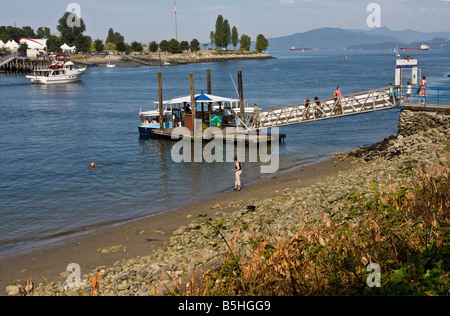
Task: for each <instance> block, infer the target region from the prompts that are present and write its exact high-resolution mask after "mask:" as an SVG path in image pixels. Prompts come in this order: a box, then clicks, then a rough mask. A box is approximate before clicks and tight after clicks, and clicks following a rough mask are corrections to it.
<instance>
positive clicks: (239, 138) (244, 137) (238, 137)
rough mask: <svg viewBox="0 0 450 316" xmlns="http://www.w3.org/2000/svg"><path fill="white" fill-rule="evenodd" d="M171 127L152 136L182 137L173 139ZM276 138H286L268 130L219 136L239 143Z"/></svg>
mask: <svg viewBox="0 0 450 316" xmlns="http://www.w3.org/2000/svg"><path fill="white" fill-rule="evenodd" d="M173 130H174V129H173V128H167V129H162V130H154V131H153V135H152V137H156V138H162V139H172V140H180V139H182V138H183V136H181V135H180V136H178V137H176V138H175V139H174V138H172V135H173ZM142 137H146V136H142ZM189 138H190V139H191V140H192V141H194V140H195V137H194V136H193V135H192V133H191V135H190V136H189ZM276 138H278V139H279V142H280V143H284V141H285V139H286V134H282V133H280V134H278V135H276V136H275V135H271V134H270V133H269V132H268V133H267V134H263V133H258V132H251V133H248V132H242V133H236V134H227V133H225V134H224V135H223V137H221V140H222V141H223V142H224V143H225V142H235V143H240V142H245V143H246V144H250V143H253V144H254V143H260V142H264V143H268V142H272V141H273V140H275V139H276ZM214 139H215V137H214V135H213V137H205V136H202V141H205V142H206V141H211V140H214Z"/></svg>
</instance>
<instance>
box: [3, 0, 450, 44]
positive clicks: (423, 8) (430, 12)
mask: <svg viewBox="0 0 450 316" xmlns="http://www.w3.org/2000/svg"><path fill="white" fill-rule="evenodd" d="M2 2H3V3H2V5H1V9H0V25H14V23H15V24H16V25H17V26H18V27H22V26H31V27H32V28H33V29H34V30H36V29H37V28H38V27H42V26H46V27H50V28H51V30H52V32H55V31H56V24H57V21H58V19H59V18H60V17H61V16H62V15H63V14H64V12H66V10H67V7H68V5H69V4H70V3H72V2H71V1H67V2H66V1H61V0H58V1H57V0H38V1H33V0H19V1H6V0H2ZM74 3H77V4H78V5H79V7H80V9H81V17H82V18H83V20H84V21H85V23H86V25H87V30H86V33H85V34H86V35H90V36H91V37H92V39H94V40H95V39H97V38H100V39H102V40H105V39H106V36H107V32H108V29H109V28H113V29H114V31H116V32H120V33H121V34H122V35H124V36H125V40H126V41H127V42H129V43H131V42H132V41H135V40H137V41H139V42H144V43H148V42H150V41H153V40H155V41H157V42H160V41H161V40H163V39H167V40H169V39H171V38H172V37H175V17H174V16H175V14H174V11H175V10H174V0H130V1H124V0H120V1H119V0H108V1H106V0H78V1H74ZM370 3H377V4H379V5H380V8H381V26H386V27H389V28H390V29H392V30H405V29H414V30H417V31H422V32H434V31H450V18H449V17H450V0H421V1H418V0H381V1H364V0H342V1H337V0H177V1H176V6H177V12H178V14H177V24H178V40H180V41H181V40H187V41H190V40H192V39H193V38H197V39H198V40H199V41H200V42H209V34H210V32H211V31H213V30H214V27H215V21H216V19H217V16H218V15H219V14H221V15H223V17H224V18H225V19H228V20H229V22H230V25H231V26H236V27H237V29H238V32H239V34H241V35H242V34H247V35H249V36H250V37H251V38H252V39H253V40H255V39H256V36H257V35H258V34H264V35H265V36H266V37H267V38H271V37H279V36H285V35H291V34H294V33H299V32H305V31H309V30H311V29H316V28H322V27H339V28H346V29H369V27H368V26H367V18H368V16H369V15H370V14H371V12H367V6H368V5H369V4H370Z"/></svg>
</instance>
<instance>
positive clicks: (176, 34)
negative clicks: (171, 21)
mask: <svg viewBox="0 0 450 316" xmlns="http://www.w3.org/2000/svg"><path fill="white" fill-rule="evenodd" d="M173 4H174V6H175V36H176V40H177V41H178V25H177V1H176V0H174V1H173Z"/></svg>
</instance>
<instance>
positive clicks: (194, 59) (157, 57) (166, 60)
mask: <svg viewBox="0 0 450 316" xmlns="http://www.w3.org/2000/svg"><path fill="white" fill-rule="evenodd" d="M268 59H275V57H272V56H270V55H269V54H266V53H241V54H239V53H211V52H208V53H201V52H200V53H198V54H152V55H149V56H145V55H111V56H109V57H108V58H106V57H89V58H87V57H83V58H74V59H73V62H74V63H76V64H80V65H85V66H86V65H87V66H91V67H93V66H95V67H104V66H106V64H108V63H109V62H111V64H115V65H116V67H139V66H176V65H185V64H198V63H216V62H228V61H239V60H268Z"/></svg>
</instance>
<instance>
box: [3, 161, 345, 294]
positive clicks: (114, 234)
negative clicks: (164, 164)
mask: <svg viewBox="0 0 450 316" xmlns="http://www.w3.org/2000/svg"><path fill="white" fill-rule="evenodd" d="M348 168H351V164H350V163H348V162H340V161H338V160H333V159H330V160H327V161H323V162H320V163H317V164H314V165H309V166H305V167H301V168H299V169H298V170H293V171H290V172H285V173H283V174H274V175H270V176H263V177H261V179H260V181H259V182H258V183H254V184H251V185H246V184H245V175H244V177H243V179H244V183H243V185H244V187H243V190H242V191H241V192H234V191H233V190H232V189H231V188H232V185H233V183H232V182H233V178H232V177H233V175H232V174H230V179H231V180H230V191H229V192H224V193H220V194H218V195H216V196H214V197H212V198H209V197H207V196H205V200H204V201H201V202H198V203H195V204H192V205H188V206H185V207H182V208H179V209H176V210H172V211H170V212H168V213H166V214H161V215H156V216H152V217H148V218H142V219H137V220H136V221H134V222H129V223H125V224H121V225H118V226H116V227H113V228H103V229H97V230H93V231H90V232H88V233H86V234H84V235H82V236H78V237H69V238H67V239H66V240H65V241H63V242H61V243H59V244H58V245H57V246H48V247H44V248H42V249H35V250H33V252H32V253H29V254H24V255H20V256H18V257H13V258H9V259H4V260H1V261H0V264H1V268H0V295H5V294H6V292H5V288H6V286H9V285H11V284H12V282H15V283H17V284H20V283H18V281H22V282H25V281H26V279H27V278H28V277H29V276H30V275H31V273H33V280H34V282H36V283H39V282H42V279H41V278H40V277H39V276H43V277H45V278H46V279H47V280H48V281H49V282H57V281H59V282H61V281H63V278H62V277H61V273H63V272H65V271H66V267H67V266H68V265H69V264H71V263H77V264H79V265H80V267H81V273H82V274H88V273H91V272H92V271H93V270H94V269H96V268H97V267H99V266H112V265H113V264H114V263H115V262H116V261H119V260H122V259H127V258H134V257H138V256H146V255H150V254H151V253H152V252H154V251H155V250H156V249H158V248H159V247H161V246H162V245H163V244H164V242H167V241H168V240H169V239H170V238H171V237H172V234H173V232H174V231H175V230H177V229H178V228H179V227H181V226H184V225H188V224H189V223H190V222H191V221H192V219H193V218H194V219H195V218H196V217H197V216H198V215H200V214H202V215H204V214H205V215H206V214H207V215H208V216H213V215H214V214H215V213H216V212H217V210H216V209H215V208H214V206H215V205H217V204H221V203H224V202H225V203H229V202H243V203H245V202H246V201H254V200H260V199H268V198H272V197H276V196H281V195H283V190H285V189H287V188H299V187H306V186H309V185H312V184H314V183H317V182H326V181H327V178H329V177H335V176H336V175H337V174H338V173H339V172H340V171H342V172H344V171H345V170H347V169H348ZM236 210H237V208H236V207H229V208H227V209H223V208H222V209H221V212H234V211H236ZM114 247H116V248H117V249H118V251H114V250H113V251H108V249H114ZM99 250H103V251H99Z"/></svg>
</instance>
